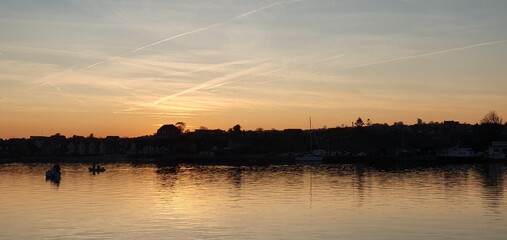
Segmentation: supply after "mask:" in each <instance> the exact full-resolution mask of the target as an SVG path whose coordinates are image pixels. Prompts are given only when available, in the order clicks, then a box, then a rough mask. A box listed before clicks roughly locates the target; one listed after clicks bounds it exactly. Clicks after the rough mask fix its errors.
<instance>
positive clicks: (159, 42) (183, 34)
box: [80, 0, 301, 70]
mask: <svg viewBox="0 0 507 240" xmlns="http://www.w3.org/2000/svg"><path fill="white" fill-rule="evenodd" d="M298 1H301V0H291V1H278V2H275V3H271V4H269V5H266V6H264V7H260V8H257V9H254V10H251V11H248V12H245V13H243V14H240V15H238V16H235V17H233V18H230V19H227V20H225V21H222V22H218V23H214V24H211V25H208V26H205V27H201V28H197V29H194V30H191V31H188V32H184V33H180V34H178V35H174V36H172V37H168V38H164V39H162V40H159V41H157V42H154V43H150V44H148V45H145V46H142V47H138V48H136V49H133V50H131V51H128V52H125V53H122V54H120V55H117V56H114V57H111V58H108V59H106V60H102V61H99V62H96V63H93V64H91V65H88V66H86V67H84V68H81V69H80V70H87V69H90V68H93V67H95V66H97V65H99V64H102V63H105V62H109V61H112V60H115V59H118V58H121V57H123V56H126V55H129V54H132V53H135V52H139V51H141V50H143V49H146V48H149V47H152V46H155V45H159V44H161V43H164V42H167V41H171V40H173V39H176V38H180V37H183V36H187V35H190V34H194V33H198V32H202V31H206V30H208V29H211V28H215V27H218V26H221V25H224V24H226V23H229V22H233V21H235V20H238V19H241V18H244V17H246V16H249V15H251V14H254V13H257V12H260V11H263V10H266V9H268V8H271V7H273V6H276V5H280V4H284V3H293V2H298Z"/></svg>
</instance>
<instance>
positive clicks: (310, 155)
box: [296, 150, 325, 162]
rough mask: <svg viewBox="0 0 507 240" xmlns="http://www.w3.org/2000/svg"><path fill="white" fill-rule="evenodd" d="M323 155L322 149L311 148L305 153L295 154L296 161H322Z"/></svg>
mask: <svg viewBox="0 0 507 240" xmlns="http://www.w3.org/2000/svg"><path fill="white" fill-rule="evenodd" d="M324 155H325V152H324V150H313V151H311V152H307V153H298V154H296V162H322V158H324Z"/></svg>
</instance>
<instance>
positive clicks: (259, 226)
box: [0, 164, 507, 239]
mask: <svg viewBox="0 0 507 240" xmlns="http://www.w3.org/2000/svg"><path fill="white" fill-rule="evenodd" d="M49 166H50V165H48V164H3V165H0V199H2V202H1V204H0V215H1V216H2V218H1V219H0V239H17V238H35V237H36V238H38V237H41V238H42V237H47V238H55V239H66V238H86V239H90V238H91V239H93V238H118V237H122V238H167V237H168V236H170V238H174V239H185V238H191V239H194V238H206V239H209V238H219V239H238V238H248V239H273V238H283V239H309V238H311V239H315V238H320V239H337V238H338V239H339V238H342V239H386V238H389V239H392V238H404V239H407V238H410V239H427V238H428V237H431V238H445V239H448V238H459V239H477V238H478V237H480V238H481V239H495V238H497V239H501V238H502V236H507V229H506V228H505V227H504V226H505V225H507V209H506V208H505V206H506V201H505V199H504V189H505V186H504V181H503V180H504V178H505V176H506V167H505V166H504V165H502V164H496V165H495V164H488V165H475V166H472V165H467V166H464V165H463V166H445V167H434V168H414V169H396V168H371V167H364V166H360V165H321V166H316V167H310V166H298V165H294V166H268V167H224V166H209V167H206V166H180V167H157V166H156V165H130V164H107V165H105V167H106V168H107V171H106V172H104V173H100V174H95V175H93V174H91V173H89V172H88V171H87V167H88V166H86V165H81V164H63V165H62V169H63V173H62V180H61V183H60V184H59V185H57V184H54V183H51V182H45V180H44V177H43V176H44V175H43V173H44V171H45V169H46V168H49Z"/></svg>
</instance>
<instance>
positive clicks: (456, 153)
mask: <svg viewBox="0 0 507 240" xmlns="http://www.w3.org/2000/svg"><path fill="white" fill-rule="evenodd" d="M438 158H440V159H442V160H444V161H450V162H474V161H476V160H478V159H479V158H480V155H478V154H477V153H476V152H475V151H474V150H473V149H471V148H459V147H453V148H448V149H446V150H445V151H444V152H443V153H442V154H439V155H438Z"/></svg>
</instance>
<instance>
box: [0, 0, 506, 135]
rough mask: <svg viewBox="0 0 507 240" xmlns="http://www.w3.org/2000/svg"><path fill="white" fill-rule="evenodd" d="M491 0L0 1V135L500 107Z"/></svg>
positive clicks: (473, 115)
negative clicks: (180, 123) (167, 124)
mask: <svg viewBox="0 0 507 240" xmlns="http://www.w3.org/2000/svg"><path fill="white" fill-rule="evenodd" d="M505 12H507V1H505V0H481V1H479V0H473V1H472V0H446V1H441V0H424V1H423V0H354V1H352V0H287V1H276V0H250V1H239V0H209V1H202V0H187V1H171V0H166V1H163V0H123V1H116V0H115V1H113V0H65V1H63V0H0V138H13V137H28V136H33V135H51V134H55V133H61V134H64V135H67V136H72V135H84V136H87V135H89V134H91V133H93V134H94V135H95V136H99V137H101V136H108V135H118V136H126V137H133V136H141V135H150V134H153V133H154V132H156V130H157V128H158V127H160V126H161V125H162V124H166V123H176V122H185V123H186V125H187V128H189V129H198V128H200V127H207V128H210V129H216V128H220V129H229V128H231V127H232V126H234V125H235V124H240V125H241V126H242V128H243V129H252V130H253V129H257V128H264V129H273V128H274V129H285V128H304V129H306V128H309V121H308V119H309V117H311V118H312V127H313V128H322V127H328V128H331V127H337V126H346V125H349V126H350V125H351V123H352V122H353V121H355V120H356V119H357V118H358V117H361V118H363V119H371V121H372V122H373V123H388V124H392V123H393V122H395V121H403V122H404V123H407V124H413V123H415V122H416V120H417V118H421V119H423V120H424V121H426V122H429V121H444V120H456V121H460V122H467V123H477V122H479V121H480V119H481V118H482V117H483V116H484V115H485V114H486V113H487V112H489V111H490V110H495V111H497V112H498V113H499V114H500V115H502V116H504V118H505V116H507V91H506V89H507V67H506V65H505V63H506V62H507V14H505Z"/></svg>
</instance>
